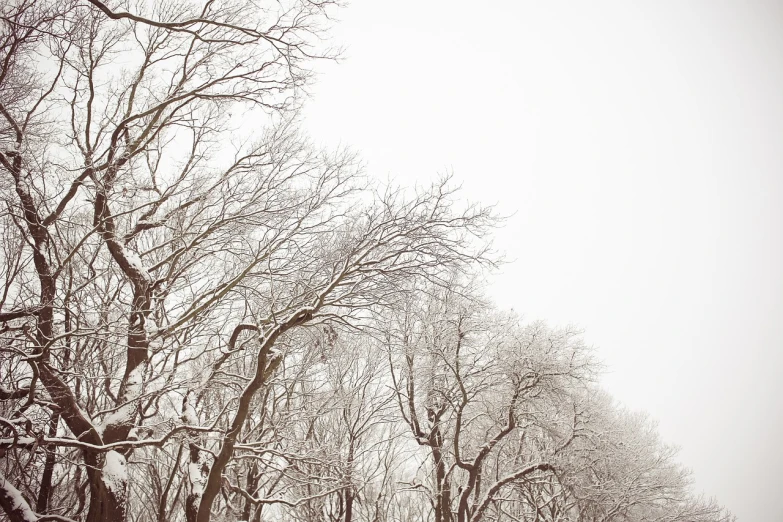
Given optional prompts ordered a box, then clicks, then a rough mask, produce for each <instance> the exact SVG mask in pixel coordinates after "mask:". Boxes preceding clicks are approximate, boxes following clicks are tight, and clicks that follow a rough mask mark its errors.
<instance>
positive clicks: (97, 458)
mask: <svg viewBox="0 0 783 522" xmlns="http://www.w3.org/2000/svg"><path fill="white" fill-rule="evenodd" d="M85 461H86V463H87V477H88V478H89V481H90V508H89V511H88V512H87V519H86V522H125V517H126V515H127V513H126V509H127V497H128V477H127V469H126V463H125V457H124V456H122V455H121V454H119V453H117V452H116V451H109V452H107V453H106V454H103V455H101V454H88V455H86V456H85Z"/></svg>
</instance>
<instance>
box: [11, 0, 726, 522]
mask: <svg viewBox="0 0 783 522" xmlns="http://www.w3.org/2000/svg"><path fill="white" fill-rule="evenodd" d="M336 7H337V6H336V5H335V3H334V2H332V1H322V0H283V1H280V2H249V1H245V0H237V1H235V2H218V1H215V0H207V1H206V2H203V3H200V4H199V3H189V2H154V3H152V2H151V3H144V2H140V3H128V2H115V3H102V2H100V1H98V0H66V1H64V2H54V1H48V0H11V1H10V2H6V3H4V4H3V5H2V6H0V16H2V22H0V27H2V28H1V29H0V170H2V177H0V180H2V181H0V194H1V195H2V196H1V197H2V200H3V203H4V205H3V208H2V210H1V211H0V212H1V214H0V231H1V233H2V237H1V238H0V256H2V268H3V271H2V277H3V282H2V295H1V296H0V325H1V327H0V338H1V339H2V344H0V376H2V386H1V387H0V459H1V460H0V507H2V513H3V514H2V515H0V519H3V520H10V521H13V522H21V521H24V522H30V521H36V520H40V521H44V520H51V521H70V520H80V521H89V522H98V521H101V522H120V521H126V520H127V521H140V522H141V521H160V522H163V521H179V520H182V521H187V522H207V521H222V520H233V521H238V520H247V521H251V520H252V521H261V520H301V521H320V520H332V521H345V522H348V521H359V520H366V521H371V520H372V521H378V522H382V521H419V520H420V521H424V520H435V521H437V522H447V521H460V522H462V521H478V520H524V521H551V522H554V521H591V522H593V521H595V522H597V521H607V522H608V521H660V522H675V521H694V522H701V521H704V522H707V521H710V522H717V521H728V520H732V517H731V515H730V514H729V513H728V512H727V511H725V510H724V509H723V508H722V507H721V506H719V505H718V504H717V503H716V502H714V501H713V500H709V499H705V498H702V497H700V496H695V495H694V494H693V493H692V491H691V488H690V480H689V474H688V472H687V471H686V470H685V469H683V468H682V467H681V466H680V465H679V464H678V463H677V461H676V451H675V449H674V448H672V447H671V446H668V445H666V444H664V443H663V442H661V441H660V440H659V438H658V436H657V434H656V429H655V425H654V424H653V423H652V422H651V421H650V420H649V419H648V418H646V417H645V416H643V415H640V414H636V413H632V412H628V411H625V410H623V409H622V408H620V407H618V406H617V405H615V404H614V403H613V402H612V400H611V398H609V397H607V396H606V395H605V394H604V393H603V392H601V391H600V389H599V388H598V387H597V385H596V379H597V375H598V372H599V371H600V368H599V367H598V364H597V363H596V360H595V357H594V355H593V354H592V352H591V350H589V349H588V348H587V347H586V346H585V345H584V344H583V342H582V340H581V337H580V332H578V331H575V330H574V329H570V328H554V327H550V326H547V325H546V324H543V323H527V324H526V323H524V322H522V321H521V320H520V318H519V317H517V316H515V315H514V314H513V313H507V312H503V311H501V310H497V309H495V307H493V306H492V304H491V303H490V302H488V300H487V299H486V298H485V297H484V296H483V295H482V293H481V291H480V288H479V287H480V283H479V282H480V281H481V274H482V273H483V271H485V270H486V269H488V268H491V267H492V266H494V265H495V264H496V262H497V261H498V260H497V259H496V257H495V256H494V254H493V252H492V250H491V243H490V242H491V232H492V230H493V228H494V227H496V226H497V225H498V224H499V223H500V221H501V220H500V219H499V218H498V217H497V216H496V215H495V214H494V213H493V211H492V209H491V208H486V207H481V206H478V205H472V204H467V203H465V202H464V198H462V197H461V195H460V193H459V191H458V190H457V189H455V188H454V187H453V184H452V183H451V182H450V180H449V179H448V178H445V179H441V180H438V181H437V182H435V183H433V184H432V185H431V186H428V187H424V188H422V187H419V188H416V189H406V188H404V187H394V186H391V185H381V184H379V183H376V182H373V181H371V180H369V179H368V178H366V177H365V176H364V175H363V174H362V170H361V165H360V163H359V162H358V161H357V158H356V157H355V156H354V155H353V154H352V153H350V152H349V151H345V150H339V151H329V150H320V149H318V148H317V147H314V146H313V145H312V144H310V143H309V142H308V141H307V140H306V139H305V138H304V137H303V136H302V135H301V133H300V132H298V130H297V126H296V114H297V110H298V107H299V105H300V103H301V100H302V98H303V93H305V92H306V88H307V85H308V84H309V82H310V81H311V74H310V70H309V67H310V66H311V64H312V62H313V60H316V59H331V58H334V57H336V56H337V53H336V52H335V51H334V50H332V49H330V48H328V46H327V45H326V44H325V42H326V41H327V40H326V36H327V34H326V30H327V29H328V26H329V21H330V19H331V17H332V16H333V11H334V9H335V8H336Z"/></svg>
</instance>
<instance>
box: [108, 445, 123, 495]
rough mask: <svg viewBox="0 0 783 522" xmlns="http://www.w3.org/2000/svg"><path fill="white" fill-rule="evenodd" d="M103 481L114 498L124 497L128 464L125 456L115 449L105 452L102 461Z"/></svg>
mask: <svg viewBox="0 0 783 522" xmlns="http://www.w3.org/2000/svg"><path fill="white" fill-rule="evenodd" d="M103 483H104V484H106V488H108V490H109V491H111V492H112V493H113V494H114V496H115V497H116V498H118V499H119V498H124V497H125V490H126V488H127V485H128V465H127V463H126V462H125V457H123V456H122V455H121V454H120V453H117V452H116V451H109V452H108V453H106V460H105V462H104V463H103Z"/></svg>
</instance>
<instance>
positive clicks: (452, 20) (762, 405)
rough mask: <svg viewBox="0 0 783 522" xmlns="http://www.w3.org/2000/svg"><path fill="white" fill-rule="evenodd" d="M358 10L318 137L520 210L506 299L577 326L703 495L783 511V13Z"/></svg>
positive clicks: (653, 7)
mask: <svg viewBox="0 0 783 522" xmlns="http://www.w3.org/2000/svg"><path fill="white" fill-rule="evenodd" d="M634 4H635V5H633V6H632V5H631V2H616V3H605V2H595V1H594V2H589V3H588V2H571V3H561V2H512V1H506V2H492V3H490V2H485V3H480V2H456V1H454V0H452V1H448V2H446V1H435V0H426V1H419V2H413V1H409V0H398V1H396V2H377V1H376V2H371V1H369V0H364V1H361V0H356V1H354V3H353V5H351V6H349V8H348V9H345V10H343V11H342V12H341V13H340V14H339V15H340V18H341V19H342V22H341V23H340V24H339V25H338V26H337V28H336V30H335V31H334V35H335V41H336V42H338V43H341V44H343V45H345V46H346V47H347V52H346V54H345V60H344V61H343V62H342V63H341V64H339V65H324V66H323V67H322V68H321V71H322V75H321V77H320V79H319V81H318V83H317V85H316V86H315V87H314V89H313V93H314V98H313V100H312V101H311V102H310V103H309V105H308V107H307V110H306V113H305V114H306V125H305V127H306V129H307V130H308V131H309V132H310V133H311V135H312V136H313V137H314V138H315V139H316V140H317V141H320V142H322V143H323V144H327V145H335V144H338V143H341V144H348V145H350V146H351V147H353V148H355V149H356V150H358V151H360V152H361V154H362V155H363V157H364V158H365V160H366V162H367V164H368V170H369V171H371V172H373V173H375V174H377V175H380V176H384V177H385V176H387V175H388V176H390V177H392V178H393V179H397V180H399V181H400V182H403V183H412V182H414V181H415V180H417V179H418V180H426V179H430V178H432V177H434V176H435V175H436V174H437V173H442V172H445V171H447V170H452V171H453V172H454V174H455V175H456V178H457V179H458V180H460V181H462V182H463V183H464V187H465V189H466V190H465V193H466V194H467V195H468V196H469V197H470V198H472V199H475V200H480V201H484V202H489V203H494V202H497V203H498V204H499V208H500V210H501V211H502V212H506V213H511V212H516V214H515V216H514V217H513V218H512V219H511V220H510V221H509V222H508V225H507V226H506V228H505V229H504V230H502V231H500V233H499V234H498V241H497V246H498V247H499V248H500V249H502V250H504V251H506V252H507V254H508V257H510V258H513V259H516V261H515V262H514V263H513V264H510V265H508V266H506V267H505V268H504V270H503V274H502V275H500V276H499V277H498V280H497V283H496V284H495V285H494V287H493V289H492V294H493V295H494V296H495V297H496V299H497V300H498V302H499V303H500V304H501V305H503V306H509V307H514V308H515V309H516V310H517V311H518V312H520V313H522V314H524V316H525V317H527V318H529V319H535V318H544V319H547V320H549V321H550V322H553V323H576V324H579V325H581V326H582V327H583V328H585V330H586V338H587V340H588V342H590V343H591V344H595V345H596V346H597V347H598V349H599V351H598V353H599V355H600V357H601V358H603V360H604V361H605V362H606V363H607V365H608V367H609V369H610V373H608V374H607V375H606V377H605V379H604V383H605V386H606V387H607V388H608V389H609V390H610V391H611V392H612V393H613V394H614V395H615V396H616V397H617V398H619V399H620V400H621V401H623V402H624V403H626V404H627V405H629V406H631V407H634V408H642V409H645V410H647V411H649V412H650V413H651V414H652V415H653V416H654V417H656V418H657V419H658V420H659V421H660V430H661V433H662V434H663V436H664V438H665V439H666V440H667V441H669V442H673V443H676V444H679V445H681V446H682V448H683V449H682V453H681V460H682V462H683V463H684V464H685V465H687V466H689V467H691V468H692V469H693V471H694V474H695V478H696V486H697V489H698V490H700V491H704V492H705V493H707V494H709V495H714V496H716V497H717V498H718V499H719V500H720V501H721V502H722V503H724V504H725V505H726V506H728V507H729V508H730V509H732V510H733V511H734V513H735V514H736V515H737V516H738V517H739V520H740V521H743V522H745V521H747V522H751V521H752V522H779V521H780V520H783V504H781V502H780V499H779V495H780V492H781V489H783V479H781V476H783V451H782V450H781V443H783V398H781V393H783V379H781V371H782V370H783V234H782V233H783V226H781V225H783V205H781V202H782V201H783V4H781V3H773V2H770V3H767V4H762V3H759V2H747V1H745V2H740V1H734V2H725V1H706V0H705V1H700V2H696V1H680V2H674V1H664V2H652V1H649V2H645V3H641V2H635V3H634Z"/></svg>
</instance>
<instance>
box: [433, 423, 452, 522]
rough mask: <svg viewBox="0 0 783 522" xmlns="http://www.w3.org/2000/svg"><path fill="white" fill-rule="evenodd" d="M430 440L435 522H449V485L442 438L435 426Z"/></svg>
mask: <svg viewBox="0 0 783 522" xmlns="http://www.w3.org/2000/svg"><path fill="white" fill-rule="evenodd" d="M430 440H431V447H432V458H433V460H434V464H435V487H436V491H435V522H451V484H450V483H449V481H448V479H447V478H446V462H445V461H444V459H443V438H442V437H441V434H440V429H439V428H438V427H437V426H436V427H435V428H433V429H432V433H431V435H430Z"/></svg>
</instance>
